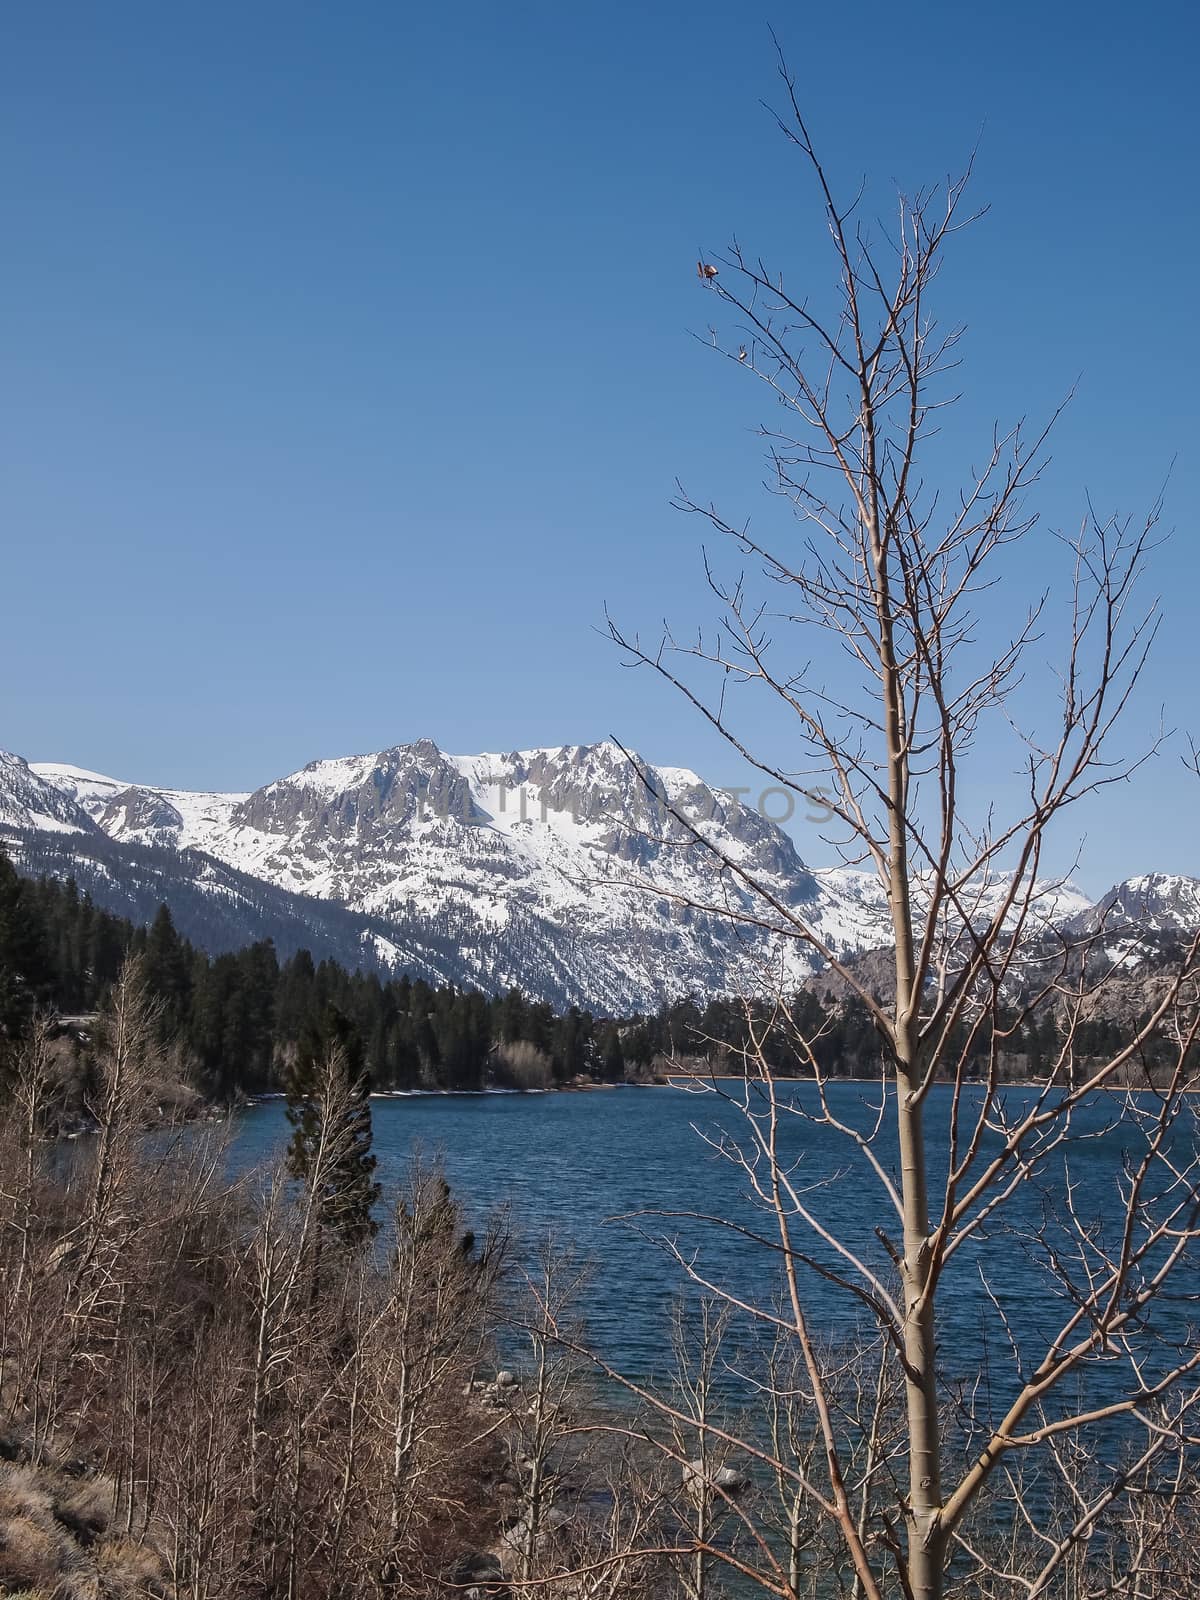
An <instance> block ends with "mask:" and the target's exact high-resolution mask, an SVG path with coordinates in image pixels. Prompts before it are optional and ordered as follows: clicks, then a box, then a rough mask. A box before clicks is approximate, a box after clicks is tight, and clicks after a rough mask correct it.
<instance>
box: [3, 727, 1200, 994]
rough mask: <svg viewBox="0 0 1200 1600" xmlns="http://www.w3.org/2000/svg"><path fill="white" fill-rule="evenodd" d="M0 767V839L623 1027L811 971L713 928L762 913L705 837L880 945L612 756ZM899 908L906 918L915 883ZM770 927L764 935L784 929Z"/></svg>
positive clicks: (878, 894)
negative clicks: (637, 1018) (670, 1007)
mask: <svg viewBox="0 0 1200 1600" xmlns="http://www.w3.org/2000/svg"><path fill="white" fill-rule="evenodd" d="M2 760H3V761H4V762H7V763H8V765H7V766H4V765H0V822H3V821H4V820H5V817H6V809H5V808H8V809H10V810H12V812H13V813H14V815H13V818H12V822H13V825H14V826H17V827H24V828H33V829H41V830H43V831H46V830H49V829H52V828H55V827H58V828H63V827H72V826H74V827H77V828H78V827H83V828H91V829H99V830H101V831H102V832H103V833H104V834H105V835H107V836H108V837H109V838H110V839H112V840H114V841H116V842H118V843H123V844H128V845H130V846H133V847H144V848H145V847H148V848H153V849H156V850H160V851H167V852H171V851H175V852H179V851H187V850H190V851H201V852H204V853H205V855H207V856H210V857H212V858H214V859H215V860H216V861H218V862H220V863H222V864H223V865H224V866H226V867H230V868H233V869H235V870H236V871H238V872H240V873H243V874H246V875H248V876H249V877H250V878H253V879H257V880H260V881H262V882H265V883H267V884H270V885H271V886H272V887H273V888H275V889H277V890H280V891H283V892H286V893H290V894H294V895H296V894H298V895H303V896H307V897H314V898H316V899H317V900H323V901H330V902H335V903H336V904H338V905H341V906H343V907H345V908H347V909H348V910H349V911H351V912H354V913H356V914H359V915H362V916H365V917H368V918H370V919H371V920H372V925H373V927H374V928H375V930H376V932H375V934H374V935H373V936H372V937H373V940H374V946H373V947H374V949H375V952H376V954H377V955H378V957H379V959H380V960H381V961H382V962H383V963H384V964H386V963H387V961H388V959H389V957H388V951H389V949H411V948H412V947H413V939H414V937H419V938H424V937H428V938H430V939H432V940H434V941H435V942H437V944H438V947H439V948H443V949H446V950H452V951H454V952H456V953H457V959H458V961H459V968H456V969H455V970H460V969H461V972H462V974H463V980H462V981H475V982H479V983H480V984H482V985H486V986H487V987H490V988H495V987H499V986H503V985H504V984H507V983H515V984H518V985H520V986H521V987H523V988H525V989H526V990H527V991H529V992H530V993H535V994H540V993H545V994H550V993H553V994H555V995H556V996H559V997H562V996H569V997H570V998H572V999H577V1000H579V1001H581V1002H582V1003H587V1004H590V1005H592V1006H594V1007H597V1008H602V1009H612V1010H628V1009H631V1008H634V1007H641V1006H647V1005H652V1004H655V1003H657V1001H658V1000H660V999H663V998H668V997H675V996H678V995H680V994H683V993H687V992H689V991H694V992H697V993H715V992H725V991H729V990H731V989H735V988H738V987H740V986H742V985H745V984H750V983H753V982H754V981H755V979H756V977H758V976H760V975H761V973H762V971H763V966H764V963H766V962H771V963H772V964H773V966H774V970H775V971H776V972H777V973H781V974H782V976H783V977H784V978H785V980H787V981H789V982H790V981H795V980H798V979H800V978H802V977H803V976H805V975H807V974H809V973H811V972H813V971H814V970H816V969H817V967H818V965H819V963H818V961H817V958H816V957H815V956H814V955H813V953H812V952H811V950H810V949H808V947H806V946H805V945H803V944H801V943H799V942H797V941H796V940H794V939H784V940H782V941H781V940H779V939H778V938H776V937H774V936H773V932H772V929H771V928H767V929H755V928H752V927H748V926H746V925H744V924H743V925H741V926H738V925H736V924H735V923H733V922H731V921H730V919H729V917H728V916H727V915H726V912H727V911H728V910H733V911H749V910H753V911H754V912H755V914H756V915H761V914H762V910H763V902H762V901H761V900H760V899H756V898H755V897H753V896H752V895H751V894H750V892H749V891H748V890H747V889H746V888H745V887H744V886H743V885H742V884H741V883H740V882H739V881H738V878H737V876H736V875H735V874H734V873H731V872H730V871H729V870H728V869H727V868H726V867H723V865H722V862H721V860H720V859H719V857H718V856H717V854H715V853H714V851H713V850H711V849H708V848H706V846H705V841H706V840H708V841H711V842H712V843H713V844H715V846H716V847H717V848H718V849H719V851H720V855H721V856H722V857H724V858H725V860H727V861H733V862H735V863H736V864H737V866H738V867H739V868H740V869H741V870H742V871H744V872H745V874H746V875H747V876H748V877H749V878H750V879H751V880H752V881H753V883H754V884H755V885H757V886H758V887H759V888H760V889H761V890H763V891H765V894H766V896H767V897H768V899H769V900H770V901H774V902H775V904H776V905H777V906H780V907H783V908H785V909H786V911H787V912H790V913H791V914H792V915H799V916H801V917H802V918H803V920H804V922H805V923H806V924H807V925H808V926H809V927H810V928H811V929H812V930H813V932H814V933H815V934H816V935H817V936H818V937H819V938H820V939H821V940H822V941H823V942H824V943H825V945H826V947H827V948H828V949H829V950H830V951H831V952H832V953H833V954H834V955H835V956H849V955H852V954H854V953H856V952H858V951H861V950H865V949H870V948H876V947H879V946H881V945H885V944H887V943H889V942H890V923H889V916H888V903H887V896H886V893H885V891H884V889H883V887H882V886H881V884H880V883H879V881H878V879H877V878H876V877H875V875H874V874H873V873H870V872H865V871H861V870H855V869H852V868H846V867H837V868H821V869H816V870H810V869H809V868H808V867H806V866H805V864H804V863H803V862H802V861H801V860H800V858H799V856H798V855H797V853H796V849H795V846H794V844H793V843H792V840H791V838H790V837H789V836H788V835H787V834H786V833H785V832H784V831H783V830H782V829H781V828H779V827H778V826H777V825H776V824H774V823H772V822H769V821H767V820H766V819H765V818H764V817H762V816H761V815H760V814H759V813H758V812H757V811H755V810H753V809H752V808H751V807H749V806H747V805H744V804H739V803H738V801H737V799H736V797H735V796H734V795H733V794H732V793H730V792H728V791H723V790H720V789H713V788H711V787H709V786H708V785H707V784H705V783H704V782H703V780H702V779H701V778H699V777H698V776H697V775H696V774H695V773H694V772H691V771H688V770H687V769H685V768H678V767H662V768H653V767H650V766H648V765H646V764H644V763H640V762H638V763H637V764H636V765H635V764H634V763H631V761H630V760H629V759H628V758H627V756H626V755H625V753H624V752H623V751H622V750H621V749H620V748H619V747H618V746H617V745H615V744H613V743H611V742H604V743H600V744H594V745H566V746H558V747H554V748H549V749H536V750H524V751H512V752H510V753H508V754H506V755H505V754H497V753H491V754H483V755H470V756H452V755H447V754H445V753H444V752H443V751H441V750H440V749H439V748H438V746H437V745H436V744H434V743H433V741H432V740H429V739H421V740H418V741H416V742H415V743H413V744H407V745H396V746H394V747H392V748H391V749H388V750H384V751H380V752H376V753H370V754H365V755H357V756H348V757H343V758H339V759H336V760H322V761H313V762H310V763H309V765H308V766H306V767H304V768H303V769H302V770H300V771H299V772H294V773H291V774H289V775H288V776H287V777H284V778H280V779H278V780H276V781H275V782H273V783H269V784H266V785H265V786H264V787H263V788H261V789H257V790H255V791H254V792H253V793H252V794H194V793H189V792H186V791H180V790H171V789H165V788H156V787H151V786H147V785H140V784H128V783H124V782H122V781H121V780H119V779H115V778H108V777H104V776H102V775H100V774H97V773H90V772H84V771H82V770H80V769H78V768H74V767H69V766H62V765H52V764H39V765H37V766H35V767H33V768H30V767H28V766H27V765H26V764H25V763H24V762H22V761H21V760H20V758H19V757H5V758H2ZM668 802H669V804H670V810H668ZM673 812H675V813H678V816H676V815H673V814H672V813H673ZM39 818H41V819H43V820H40V821H39V820H37V819H39ZM680 819H682V820H680ZM1136 881H1137V880H1131V882H1136ZM1174 881H1175V882H1176V884H1177V885H1179V884H1182V885H1186V884H1193V887H1194V888H1195V891H1196V897H1197V907H1196V915H1197V920H1200V885H1195V884H1194V883H1193V880H1190V879H1181V880H1174ZM1002 888H1003V885H1002V884H1001V883H1000V882H996V883H994V884H989V885H986V886H985V887H984V889H983V890H982V892H981V893H980V894H979V895H978V897H977V904H976V905H975V906H974V907H972V908H971V918H972V920H973V921H976V920H979V919H983V918H986V917H989V916H990V915H991V914H992V913H993V911H994V909H995V906H996V904H997V898H996V897H997V895H998V894H1000V893H1001V892H1002ZM914 894H915V897H916V900H917V903H918V906H919V904H920V900H921V882H920V880H919V879H918V880H917V881H916V882H915V883H914ZM1175 900H1176V901H1177V902H1178V915H1180V916H1186V915H1188V914H1190V913H1189V912H1188V911H1187V910H1186V909H1185V907H1184V901H1185V900H1186V895H1185V893H1184V891H1183V890H1182V889H1177V891H1176V894H1175ZM1087 914H1088V901H1087V898H1086V897H1085V896H1083V895H1082V894H1080V893H1079V891H1078V890H1077V889H1076V888H1075V887H1074V886H1073V885H1070V884H1066V885H1061V886H1048V887H1047V888H1046V891H1045V895H1044V898H1042V899H1040V900H1039V902H1038V907H1037V911H1036V919H1035V920H1036V921H1037V922H1039V923H1042V924H1044V925H1049V924H1052V923H1054V924H1057V923H1059V922H1061V921H1063V919H1064V918H1066V919H1073V920H1078V919H1079V918H1080V917H1081V916H1085V915H1087ZM767 920H768V922H771V921H772V920H773V921H774V924H775V928H776V929H778V928H779V927H780V926H781V925H783V924H784V923H785V921H786V918H785V916H784V915H783V914H782V913H768V914H767ZM389 929H395V930H397V933H396V937H395V939H394V941H393V939H392V936H391V934H390V933H389Z"/></svg>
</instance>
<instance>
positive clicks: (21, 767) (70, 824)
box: [0, 750, 92, 833]
mask: <svg viewBox="0 0 1200 1600" xmlns="http://www.w3.org/2000/svg"><path fill="white" fill-rule="evenodd" d="M0 824H4V825H7V826H8V827H10V828H33V829H36V830H38V831H39V832H42V833H84V832H87V831H89V830H90V829H91V826H92V824H91V821H90V819H89V818H88V816H87V814H86V813H85V812H84V811H83V810H82V809H81V808H80V807H79V806H78V805H77V804H76V803H75V800H74V797H73V796H72V795H71V794H70V793H69V792H67V791H65V790H64V789H62V788H61V787H60V786H59V785H57V784H56V783H53V782H51V781H49V780H47V779H46V778H45V777H44V776H43V775H42V774H41V773H39V772H38V771H37V770H36V769H34V768H33V767H31V766H30V765H29V763H28V762H27V761H24V760H22V758H21V757H20V756H16V755H12V754H10V752H9V751H7V750H0Z"/></svg>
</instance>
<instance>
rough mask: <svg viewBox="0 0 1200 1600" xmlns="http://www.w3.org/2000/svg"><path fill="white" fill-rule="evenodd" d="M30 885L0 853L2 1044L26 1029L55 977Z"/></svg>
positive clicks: (0, 1043) (0, 997)
mask: <svg viewBox="0 0 1200 1600" xmlns="http://www.w3.org/2000/svg"><path fill="white" fill-rule="evenodd" d="M28 890H29V886H28V885H27V883H26V882H25V880H24V879H23V878H22V877H21V876H20V875H19V874H18V872H17V870H16V868H15V867H14V866H13V864H12V862H11V861H10V860H9V859H8V857H7V855H5V853H4V852H3V850H0V1045H2V1044H3V1041H4V1040H5V1039H13V1038H16V1037H18V1036H19V1035H20V1034H21V1033H22V1032H23V1031H24V1029H25V1026H26V1024H27V1023H28V1021H29V1018H30V1015H31V1013H32V1011H33V1008H34V1006H35V1005H36V1004H37V1003H38V1001H39V1000H41V999H43V998H45V995H46V993H47V992H48V989H49V987H50V985H51V980H52V977H53V974H52V972H51V968H50V956H49V952H48V950H47V947H46V940H45V938H44V935H43V931H42V922H41V920H40V919H39V918H38V916H37V914H36V911H35V909H34V907H33V905H32V902H31V896H30V894H29V892H28Z"/></svg>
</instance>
